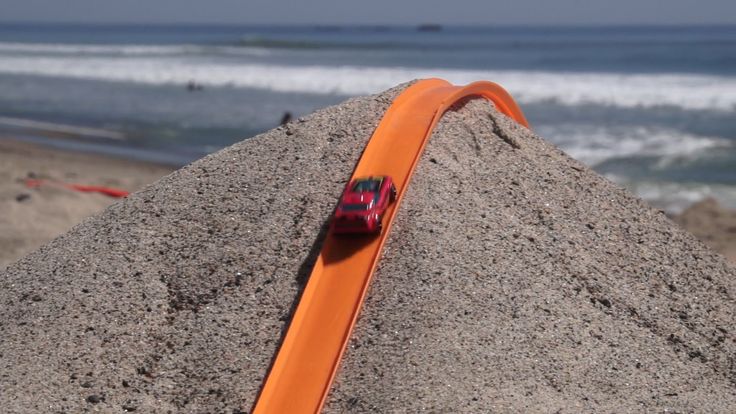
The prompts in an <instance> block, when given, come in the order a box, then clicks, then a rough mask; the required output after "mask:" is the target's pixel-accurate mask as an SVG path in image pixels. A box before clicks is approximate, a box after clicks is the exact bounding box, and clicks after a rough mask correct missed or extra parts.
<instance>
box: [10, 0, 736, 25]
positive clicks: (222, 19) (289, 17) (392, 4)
mask: <svg viewBox="0 0 736 414" xmlns="http://www.w3.org/2000/svg"><path fill="white" fill-rule="evenodd" d="M0 21H4V22H23V21H51V22H140V23H147V22H169V23H177V22H192V23H307V24H311V23H325V24H329V23H333V24H348V23H366V24H371V23H386V24H397V23H398V24H401V23H406V24H417V23H428V22H432V23H434V22H436V23H445V24H502V23H509V24H520V23H521V24H523V23H528V24H553V25H554V24H637V23H656V24H679V23H685V24H712V23H728V24H733V23H736V0H547V1H544V0H505V1H497V0H446V1H442V0H413V1H412V0H404V1H402V0H359V1H358V0H301V1H296V0H293V1H288V0H251V1H248V0H117V1H112V0H0Z"/></svg>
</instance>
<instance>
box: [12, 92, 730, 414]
mask: <svg viewBox="0 0 736 414" xmlns="http://www.w3.org/2000/svg"><path fill="white" fill-rule="evenodd" d="M401 89H402V88H401V87H399V88H396V89H394V90H390V91H387V92H385V93H383V94H381V95H378V96H374V97H367V98H360V99H355V100H351V101H348V102H346V103H344V104H342V105H339V106H336V107H333V108H328V109H326V110H323V111H320V112H318V113H316V114H314V115H312V116H310V117H308V118H307V119H305V120H302V121H300V122H295V123H293V124H290V125H288V126H287V127H283V128H279V129H275V130H273V131H271V132H269V133H266V134H263V135H261V136H258V137H255V138H252V139H249V140H246V141H244V142H242V143H240V144H237V145H235V146H233V147H230V148H228V149H225V150H223V151H220V152H218V153H216V154H213V155H211V156H209V157H206V158H204V159H202V160H200V161H198V162H196V163H194V164H192V165H190V166H188V167H186V168H184V169H182V170H179V171H177V172H175V173H174V174H172V175H170V176H168V177H166V178H164V179H162V180H161V181H159V182H158V183H156V184H154V185H153V186H151V187H148V188H147V189H145V190H144V191H142V192H139V193H137V194H135V195H133V196H131V197H130V198H128V199H127V200H125V201H123V202H121V203H117V204H115V205H113V206H112V207H111V208H109V209H108V210H106V211H105V212H104V213H103V214H101V215H99V216H97V217H95V218H92V219H90V220H87V221H85V222H84V223H83V224H81V225H79V226H77V227H76V228H74V229H73V230H72V231H71V232H69V233H67V234H66V235H64V236H62V237H60V238H58V239H56V240H55V241H53V242H51V243H50V244H48V245H46V246H45V247H43V248H42V249H40V250H39V251H37V252H35V253H33V254H31V255H30V256H28V257H26V258H25V259H23V260H21V261H20V262H18V263H17V264H15V265H12V266H10V267H9V268H8V269H7V270H6V272H5V274H3V275H0V304H2V305H1V306H0V338H2V339H1V340H0V363H1V364H2V365H0V389H1V390H2V392H1V393H0V406H2V407H4V409H5V411H6V412H24V413H27V412H80V411H85V410H89V411H95V410H98V411H103V412H121V411H124V410H128V411H131V410H137V411H138V412H167V411H171V412H202V413H204V412H239V411H240V410H247V409H248V408H249V407H250V406H251V404H252V402H253V399H254V397H255V394H256V392H257V390H258V387H259V385H260V383H261V381H262V379H263V376H264V375H265V373H266V369H267V367H268V364H269V362H270V360H271V358H272V357H273V354H274V352H275V351H276V348H277V346H278V341H279V336H280V334H281V331H282V329H283V328H284V326H285V324H286V321H287V320H288V316H289V312H290V309H291V307H292V306H293V302H294V300H295V297H296V294H297V292H298V290H299V288H300V284H301V282H303V280H304V278H305V276H306V275H308V273H309V270H310V265H311V261H312V260H313V259H314V255H315V253H316V252H317V251H318V249H319V241H320V237H319V236H318V235H319V234H320V231H323V229H324V224H325V222H324V220H325V219H326V218H327V217H329V214H330V212H331V210H332V208H333V207H334V203H335V200H336V199H337V197H338V196H339V193H340V191H341V189H342V187H343V185H344V182H345V180H346V178H347V177H348V176H349V173H350V171H351V170H352V167H353V166H354V164H355V162H356V161H357V159H358V158H359V156H360V151H361V150H362V147H363V146H364V145H365V142H366V140H367V139H368V138H369V137H370V134H371V133H372V131H373V129H374V128H375V126H376V125H377V123H378V121H379V118H380V116H381V115H382V112H383V111H384V110H385V109H386V107H387V106H388V105H389V104H390V100H391V99H392V98H393V96H395V94H396V93H397V92H399V91H400V90H401ZM404 201H405V202H404V204H403V205H402V208H401V211H400V212H399V216H398V218H397V220H396V223H395V227H394V231H393V233H392V235H391V236H390V239H389V242H388V243H387V246H386V249H385V252H384V259H383V261H382V262H381V264H380V267H379V269H378V272H377V274H376V278H375V280H374V284H373V286H372V288H371V292H370V296H369V298H368V300H367V303H366V306H365V308H364V310H363V313H362V317H361V319H360V320H359V322H358V325H357V328H356V333H355V335H354V338H353V340H352V341H351V344H350V348H349V350H348V352H347V353H346V357H345V359H344V361H343V365H342V369H341V371H340V373H339V374H338V378H337V382H336V386H335V390H334V391H333V393H332V395H331V397H330V399H329V401H328V405H327V407H326V411H327V412H343V411H347V412H419V411H421V410H427V411H430V412H487V411H489V410H493V411H498V412H519V411H525V412H536V411H538V412H554V411H556V410H562V411H573V412H579V411H617V412H620V411H655V410H661V409H664V408H669V409H674V410H679V411H690V410H696V411H709V410H713V411H723V410H726V409H727V407H732V406H734V404H736V397H734V391H736V387H735V386H734V383H733V380H734V379H735V378H736V377H735V373H734V372H733V369H734V368H733V367H734V366H736V365H734V362H733V355H734V354H735V353H734V351H736V345H735V344H734V330H735V329H736V327H734V321H735V320H736V318H735V316H736V315H734V313H736V312H735V311H736V306H735V303H734V300H733V299H732V298H733V295H734V293H736V291H735V289H734V288H735V286H734V283H733V280H734V276H735V273H736V272H734V270H733V269H731V268H730V267H729V266H728V265H727V264H726V263H725V262H724V261H723V260H722V259H721V258H720V257H719V256H717V255H715V254H713V253H711V252H710V251H709V250H707V249H706V248H705V247H704V246H703V245H702V244H701V243H699V242H698V241H696V240H695V239H694V238H693V237H691V236H690V235H688V234H686V233H685V232H683V231H681V230H679V229H678V228H677V227H675V225H674V224H672V223H671V222H670V221H669V220H668V219H667V218H666V217H665V216H664V215H663V214H661V213H660V212H658V211H654V210H652V209H650V208H648V207H647V206H646V205H644V204H643V203H642V202H641V201H639V200H637V199H636V198H634V197H632V196H631V195H629V194H628V193H626V192H625V191H624V190H622V189H620V188H618V187H616V186H615V185H613V184H611V183H609V182H607V181H606V180H604V179H602V178H601V177H599V176H598V175H596V174H595V173H594V172H592V171H590V170H588V169H587V168H585V167H584V166H582V165H581V164H579V163H577V162H575V161H574V160H571V159H569V158H568V157H567V156H565V155H564V154H563V153H561V152H560V151H559V150H557V149H555V148H554V147H552V146H550V145H549V144H547V143H545V142H544V141H542V140H541V139H539V138H537V137H535V136H533V135H532V134H531V133H529V132H527V131H526V130H524V129H522V128H520V127H517V126H516V125H515V124H513V123H512V122H510V121H508V120H507V119H505V118H504V117H503V116H501V115H499V114H497V113H496V112H494V111H493V110H492V109H491V108H490V106H489V105H488V104H487V103H485V102H483V101H479V100H476V101H470V102H469V103H467V104H466V105H464V106H459V107H458V108H456V110H455V111H453V112H450V113H448V114H447V115H446V116H445V118H444V119H443V121H442V122H441V123H440V125H439V127H438V129H437V130H436V132H435V134H434V137H433V138H432V141H431V142H430V144H429V146H428V148H427V151H426V153H425V155H424V157H423V159H422V161H421V163H420V165H419V168H418V171H417V174H416V175H415V178H414V182H413V184H412V187H411V188H410V190H409V192H408V193H407V196H406V198H405V200H404Z"/></svg>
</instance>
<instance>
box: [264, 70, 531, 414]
mask: <svg viewBox="0 0 736 414" xmlns="http://www.w3.org/2000/svg"><path fill="white" fill-rule="evenodd" d="M469 96H480V97H483V98H486V99H488V100H490V101H492V102H493V103H494V104H495V106H496V108H497V109H498V110H499V111H501V112H503V113H505V114H506V115H508V116H510V117H512V118H514V119H515V120H516V121H517V122H518V123H520V124H522V125H524V126H526V127H528V123H527V121H526V118H524V115H523V114H522V112H521V110H520V109H519V107H518V106H517V105H516V103H515V102H514V100H513V99H512V98H511V96H510V95H509V94H508V93H507V92H506V91H505V90H504V89H503V88H501V87H500V86H499V85H497V84H495V83H492V82H475V83H472V84H470V85H468V86H465V87H459V86H452V85H451V84H449V83H448V82H446V81H444V80H441V79H428V80H423V81H419V82H417V83H415V84H414V85H412V86H410V87H409V88H407V89H406V90H405V91H404V92H403V93H402V94H401V95H399V96H398V97H397V98H396V99H395V100H394V102H393V104H392V105H391V107H390V108H389V109H388V110H387V111H386V114H385V115H384V117H383V119H382V120H381V123H380V124H379V125H378V128H376V131H375V132H374V133H373V136H372V137H371V139H370V142H369V143H368V145H367V146H366V148H365V151H364V152H363V155H362V157H361V159H360V162H359V163H358V165H357V167H356V168H355V171H354V172H353V177H352V178H355V177H363V176H369V175H388V176H391V177H392V178H393V179H394V182H395V184H396V188H397V190H398V198H397V200H396V203H394V204H392V205H391V206H389V208H388V209H387V210H386V212H385V213H384V219H383V220H384V229H385V230H384V232H383V234H381V235H380V236H365V237H349V238H348V237H338V236H334V235H333V234H332V233H329V234H328V235H327V239H326V240H325V242H324V245H323V247H322V251H321V252H320V255H319V257H318V258H317V262H316V263H315V265H314V269H313V270H312V274H311V276H310V277H309V281H308V282H307V285H306V287H305V289H304V292H303V294H302V297H301V299H300V302H299V305H298V306H297V309H296V311H295V313H294V316H293V318H292V320H291V324H290V325H289V329H288V331H287V333H286V336H285V337H284V341H283V343H282V344H281V348H280V350H279V352H278V355H277V357H276V359H275V361H274V363H273V366H272V367H271V370H270V372H269V374H268V377H267V378H266V381H265V383H264V385H263V388H262V389H261V393H260V395H259V397H258V400H257V402H256V404H255V406H254V409H253V413H254V414H266V413H269V414H271V413H272V414H277V413H278V414H286V413H288V414H298V413H318V412H319V411H320V410H321V409H322V406H323V405H324V403H325V400H326V398H327V394H328V393H329V390H330V386H331V384H332V381H333V379H334V377H335V374H336V372H337V367H338V364H339V362H340V359H341V357H342V354H343V352H344V351H345V346H346V344H347V342H348V340H349V338H350V334H351V332H352V330H353V327H354V325H355V321H356V319H357V317H358V312H359V310H360V307H361V305H362V303H363V299H364V298H365V295H366V292H367V290H368V285H369V283H370V280H371V277H372V276H373V271H374V269H375V268H376V265H377V263H378V260H379V258H380V254H381V248H382V247H383V244H384V243H385V241H386V238H387V237H388V234H389V231H390V229H391V224H392V222H393V219H394V216H395V213H396V211H397V209H398V206H399V205H400V203H401V200H402V198H403V196H404V193H405V192H406V189H407V186H408V184H409V180H410V179H411V175H412V173H413V172H414V169H415V168H416V165H417V163H418V162H419V159H420V157H421V155H422V151H423V149H424V146H425V145H426V142H427V140H428V139H429V137H430V135H431V134H432V130H433V129H434V127H435V125H436V124H437V122H439V120H440V118H441V117H442V115H443V114H444V113H445V111H447V109H448V108H450V107H451V106H452V105H453V104H454V103H456V102H458V101H460V100H462V99H464V98H466V97H469Z"/></svg>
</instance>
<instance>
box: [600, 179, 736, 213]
mask: <svg viewBox="0 0 736 414" xmlns="http://www.w3.org/2000/svg"><path fill="white" fill-rule="evenodd" d="M606 178H608V179H610V180H611V181H614V182H617V183H619V184H621V185H623V186H624V187H626V188H628V189H629V190H630V191H631V192H633V193H634V194H636V195H637V196H639V197H641V198H642V199H644V200H646V201H647V202H648V203H650V204H651V205H653V206H654V207H657V208H661V209H663V210H665V211H667V212H669V213H673V214H679V213H681V212H682V211H683V210H685V209H686V208H687V207H689V206H691V205H692V204H693V203H697V202H698V201H701V200H703V199H705V198H709V197H711V198H715V199H716V200H718V201H719V202H720V203H721V205H723V206H724V207H727V208H731V209H736V186H732V185H724V184H702V183H681V182H671V181H665V182H661V181H630V180H627V179H626V178H624V177H619V176H612V175H607V176H606Z"/></svg>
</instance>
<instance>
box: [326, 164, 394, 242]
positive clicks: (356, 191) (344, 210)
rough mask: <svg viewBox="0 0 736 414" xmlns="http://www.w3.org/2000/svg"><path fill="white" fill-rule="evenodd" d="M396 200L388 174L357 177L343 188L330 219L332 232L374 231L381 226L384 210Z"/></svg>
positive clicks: (377, 231)
mask: <svg viewBox="0 0 736 414" xmlns="http://www.w3.org/2000/svg"><path fill="white" fill-rule="evenodd" d="M395 200H396V186H394V182H393V180H392V179H391V177H387V176H375V177H363V178H356V179H354V180H352V181H350V183H348V186H347V187H345V191H344V192H343V193H342V197H340V204H338V206H337V209H336V210H335V217H334V219H333V220H332V231H333V232H334V233H340V234H346V233H376V234H380V233H381V230H382V229H383V223H382V219H383V213H384V212H385V211H386V208H387V207H388V206H389V204H391V203H393V202H394V201H395Z"/></svg>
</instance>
